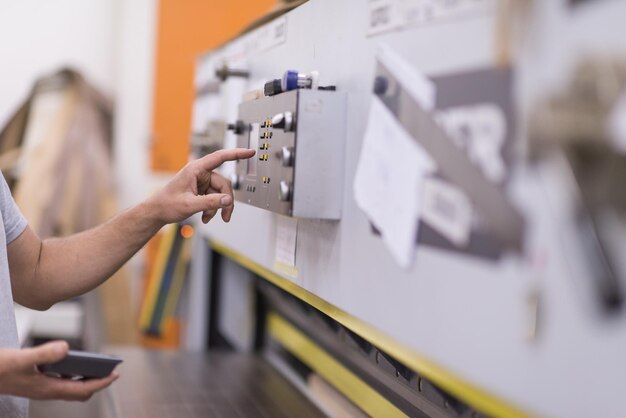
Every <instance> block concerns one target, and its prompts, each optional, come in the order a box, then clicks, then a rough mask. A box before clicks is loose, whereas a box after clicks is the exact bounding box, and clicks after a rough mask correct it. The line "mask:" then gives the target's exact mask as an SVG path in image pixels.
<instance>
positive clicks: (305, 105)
mask: <svg viewBox="0 0 626 418" xmlns="http://www.w3.org/2000/svg"><path fill="white" fill-rule="evenodd" d="M345 108H346V97H345V94H344V93H342V92H336V91H323V90H308V89H299V90H292V91H289V92H286V93H281V94H278V95H275V96H270V97H263V98H261V99H257V100H251V101H246V102H243V103H241V104H240V105H239V116H238V121H237V126H238V127H239V128H238V129H237V131H236V134H237V147H241V148H251V149H255V150H256V151H257V153H256V155H255V156H254V157H253V158H251V159H249V160H245V161H238V162H237V165H236V172H235V174H234V175H233V178H232V179H231V180H232V183H233V188H234V189H235V199H236V200H238V201H240V202H244V203H248V204H250V205H253V206H256V207H259V208H262V209H266V210H270V211H272V212H276V213H279V214H281V215H287V216H294V217H300V218H317V219H339V218H340V217H341V206H342V196H343V182H344V181H343V175H344V154H345Z"/></svg>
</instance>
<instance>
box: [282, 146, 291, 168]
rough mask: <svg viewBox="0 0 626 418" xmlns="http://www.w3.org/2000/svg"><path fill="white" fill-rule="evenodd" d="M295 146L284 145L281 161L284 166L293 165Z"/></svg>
mask: <svg viewBox="0 0 626 418" xmlns="http://www.w3.org/2000/svg"><path fill="white" fill-rule="evenodd" d="M293 157H294V152H293V147H282V148H281V149H280V162H281V163H282V165H283V167H292V166H293V161H294V158H293Z"/></svg>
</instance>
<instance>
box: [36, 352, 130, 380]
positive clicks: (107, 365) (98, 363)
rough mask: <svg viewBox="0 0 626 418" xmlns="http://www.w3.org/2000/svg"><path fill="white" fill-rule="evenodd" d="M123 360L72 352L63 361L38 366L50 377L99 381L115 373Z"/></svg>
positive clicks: (96, 354)
mask: <svg viewBox="0 0 626 418" xmlns="http://www.w3.org/2000/svg"><path fill="white" fill-rule="evenodd" d="M122 361H123V360H122V359H121V358H120V357H117V356H110V355H106V354H99V353H90V352H87V351H73V350H70V351H69V352H68V354H67V357H65V358H64V359H63V360H61V361H58V362H56V363H51V364H41V365H39V366H37V367H38V368H39V371H40V372H41V373H43V374H46V375H48V376H55V377H62V378H67V379H74V380H80V379H99V378H102V377H106V376H108V375H110V374H111V373H113V369H115V366H117V365H118V364H120V363H121V362H122Z"/></svg>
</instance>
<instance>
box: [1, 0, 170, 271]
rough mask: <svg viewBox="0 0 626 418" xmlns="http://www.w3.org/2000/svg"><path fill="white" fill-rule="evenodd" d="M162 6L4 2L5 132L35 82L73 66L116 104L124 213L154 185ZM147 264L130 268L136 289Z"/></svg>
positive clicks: (96, 0)
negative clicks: (153, 121)
mask: <svg viewBox="0 0 626 418" xmlns="http://www.w3.org/2000/svg"><path fill="white" fill-rule="evenodd" d="M157 4H158V0H132V1H128V0H0V127H1V126H4V124H5V123H6V121H7V120H8V119H9V118H10V117H11V115H12V114H13V112H14V111H15V110H16V109H17V107H18V106H19V105H20V103H22V101H23V100H24V98H25V97H26V96H27V95H28V93H29V92H30V89H31V87H32V85H33V82H34V81H35V80H36V79H37V78H39V77H40V76H42V75H46V74H49V73H51V72H54V71H56V70H57V69H59V68H61V67H63V66H72V67H74V68H76V69H77V70H79V71H81V72H82V73H83V75H85V76H86V78H87V79H88V80H89V81H90V82H91V83H93V84H94V85H95V86H96V87H97V88H99V89H100V90H101V91H102V92H103V93H105V94H106V95H108V96H109V97H110V98H111V99H113V101H114V103H115V112H116V113H115V126H114V135H115V138H114V143H115V154H114V157H115V159H114V161H115V178H116V182H117V186H118V192H119V203H120V208H126V207H128V206H131V205H132V204H135V203H138V202H139V201H140V200H142V199H144V198H145V197H146V196H147V195H148V194H149V193H150V191H151V190H152V189H153V186H152V185H150V184H149V182H150V181H152V177H150V175H149V143H150V132H151V115H152V90H153V84H154V83H153V73H154V71H153V67H154V50H155V48H154V41H155V31H156V16H157ZM142 267H143V266H142V263H141V262H140V258H137V259H136V260H135V261H134V262H132V263H131V269H132V271H133V272H134V274H133V279H134V280H133V282H137V279H138V278H140V277H141V274H140V273H141V269H142Z"/></svg>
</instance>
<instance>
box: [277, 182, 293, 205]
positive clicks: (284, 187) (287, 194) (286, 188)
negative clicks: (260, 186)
mask: <svg viewBox="0 0 626 418" xmlns="http://www.w3.org/2000/svg"><path fill="white" fill-rule="evenodd" d="M278 199H280V200H281V201H283V202H288V201H290V200H291V184H290V183H289V182H288V181H285V180H281V182H280V186H279V188H278Z"/></svg>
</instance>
